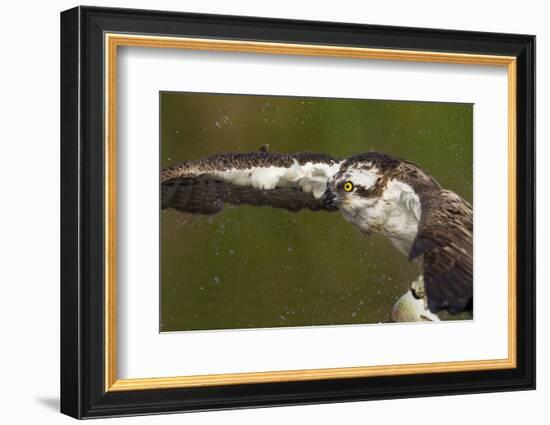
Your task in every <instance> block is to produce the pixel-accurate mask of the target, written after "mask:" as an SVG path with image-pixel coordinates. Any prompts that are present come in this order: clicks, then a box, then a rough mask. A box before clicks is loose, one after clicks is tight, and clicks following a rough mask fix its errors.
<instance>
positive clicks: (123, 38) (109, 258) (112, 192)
mask: <svg viewBox="0 0 550 425" xmlns="http://www.w3.org/2000/svg"><path fill="white" fill-rule="evenodd" d="M104 42H105V81H106V83H105V141H104V142H105V391H129V390H148V389H160V388H181V387H199V386H213V385H233V384H252V383H267V382H285V381H307V380H320V379H336V378H354V377H355V378H356V377H374V376H388V375H410V374H416V373H443V372H460V371H481V370H495V369H509V368H515V367H516V326H517V322H516V308H517V305H516V284H517V282H516V251H517V246H516V239H517V234H516V199H517V198H516V84H517V77H516V58H515V57H513V56H493V55H477V54H459V53H442V52H424V51H410V50H392V49H370V48H358V47H339V46H327V45H307V44H287V43H266V42H255V41H235V40H213V39H198V38H179V37H159V36H145V35H128V34H115V33H106V34H105V40H104ZM120 46H133V47H151V48H171V49H191V50H209V51H229V52H241V53H243V52H248V53H264V54H282V55H303V56H325V57H327V56H328V57H342V58H356V59H377V60H398V61H408V62H436V63H452V64H470V65H494V66H504V67H507V71H508V357H507V358H505V359H495V360H468V361H454V362H437V363H418V364H399V365H383V366H362V367H342V368H326V369H305V370H285V371H269V372H247V373H229V374H215V375H192V376H175V377H163V378H153V377H152V378H138V379H135V378H132V379H118V378H117V372H116V362H117V351H116V347H117V342H116V341H117V339H116V335H117V334H116V331H117V325H116V264H117V256H116V233H117V232H116V208H117V205H116V186H117V182H116V162H117V159H116V135H117V134H116V123H117V119H116V117H117V111H116V106H117V105H116V99H117V48H118V47H120Z"/></svg>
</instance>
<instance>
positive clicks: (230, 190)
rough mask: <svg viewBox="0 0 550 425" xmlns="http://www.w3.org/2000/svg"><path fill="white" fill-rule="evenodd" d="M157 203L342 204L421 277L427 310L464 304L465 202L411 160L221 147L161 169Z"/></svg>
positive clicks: (469, 225)
mask: <svg viewBox="0 0 550 425" xmlns="http://www.w3.org/2000/svg"><path fill="white" fill-rule="evenodd" d="M161 184H162V208H163V209H165V208H174V209H176V210H179V211H183V212H187V213H192V214H216V213H218V212H220V211H221V210H222V209H223V207H224V204H226V203H227V204H230V205H255V206H271V207H274V208H283V209H286V210H289V211H294V212H296V211H300V210H303V209H309V210H312V211H321V210H324V211H340V212H341V213H342V216H343V217H344V219H345V220H347V221H348V222H350V223H352V224H354V225H355V226H356V227H357V228H358V229H359V231H360V232H361V233H363V234H364V235H370V234H372V233H373V232H377V233H382V234H384V235H385V236H386V237H387V238H388V239H389V240H390V241H391V242H392V243H393V245H394V246H395V247H396V248H397V249H398V250H399V251H400V252H401V253H402V254H404V255H405V256H406V257H407V259H408V260H409V261H415V262H418V263H419V265H420V267H421V268H422V278H420V279H417V280H416V281H415V282H413V284H412V285H411V291H412V293H413V295H415V297H417V298H422V299H424V301H425V302H426V306H427V308H428V309H429V310H430V311H431V312H432V313H437V312H438V311H440V310H447V311H448V312H450V313H451V314H456V313H460V312H462V311H471V310H472V304H473V293H472V292H473V278H472V268H473V266H472V262H473V259H472V251H473V242H472V241H473V212H472V207H471V205H470V204H469V203H468V202H466V201H465V200H464V199H463V198H461V197H460V196H459V195H457V194H456V193H454V192H452V191H449V190H445V189H443V188H442V187H441V186H440V185H439V183H438V182H437V181H436V180H435V179H434V178H433V177H432V176H430V175H429V174H428V173H427V172H425V171H424V170H422V169H421V168H420V167H418V166H417V165H415V164H413V163H412V162H409V161H406V160H403V159H400V158H397V157H394V156H392V155H387V154H383V153H378V152H368V153H362V154H358V155H354V156H351V157H349V158H346V159H336V158H333V157H331V156H329V155H324V154H317V153H310V152H301V153H288V154H285V153H274V152H268V151H267V149H266V148H265V147H263V148H262V149H261V150H260V151H258V152H251V153H234V154H220V155H213V156H209V157H207V158H204V159H199V160H192V161H187V162H184V163H181V164H178V165H174V166H172V167H169V168H166V169H164V170H162V171H161Z"/></svg>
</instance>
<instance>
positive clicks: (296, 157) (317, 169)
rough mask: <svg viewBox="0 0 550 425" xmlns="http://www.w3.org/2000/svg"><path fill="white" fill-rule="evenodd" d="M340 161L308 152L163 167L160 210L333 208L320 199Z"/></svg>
mask: <svg viewBox="0 0 550 425" xmlns="http://www.w3.org/2000/svg"><path fill="white" fill-rule="evenodd" d="M339 166H340V162H339V161H338V160H336V159H334V158H332V157H330V156H328V155H323V154H314V153H310V152H302V153H294V154H280V153H273V152H264V151H259V152H252V153H241V154H222V155H214V156H210V157H207V158H204V159H200V160H194V161H187V162H184V163H181V164H178V165H175V166H173V167H170V168H167V169H164V170H162V172H161V184H162V208H163V209H165V208H174V209H176V210H179V211H182V212H188V213H193V214H216V213H218V212H220V211H221V210H222V209H223V207H224V204H230V205H255V206H270V207H274V208H283V209H286V210H289V211H300V210H302V209H309V210H313V211H318V210H329V211H334V210H336V208H327V207H326V206H325V205H324V204H323V202H322V200H321V198H322V195H323V193H324V191H325V189H326V185H327V180H328V178H329V177H330V176H331V175H333V174H334V173H336V172H337V171H338V169H339Z"/></svg>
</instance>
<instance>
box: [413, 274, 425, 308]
mask: <svg viewBox="0 0 550 425" xmlns="http://www.w3.org/2000/svg"><path fill="white" fill-rule="evenodd" d="M411 293H412V295H413V297H415V298H416V299H417V300H420V299H424V302H425V303H426V304H427V300H426V299H425V298H426V291H425V290H424V276H419V277H418V279H416V280H415V281H413V282H412V283H411Z"/></svg>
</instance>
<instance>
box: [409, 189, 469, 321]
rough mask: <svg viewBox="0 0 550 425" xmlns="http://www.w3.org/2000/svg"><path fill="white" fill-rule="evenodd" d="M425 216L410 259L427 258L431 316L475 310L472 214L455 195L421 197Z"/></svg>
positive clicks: (434, 193)
mask: <svg viewBox="0 0 550 425" xmlns="http://www.w3.org/2000/svg"><path fill="white" fill-rule="evenodd" d="M421 204H422V216H421V219H420V223H419V225H418V233H417V236H416V239H415V241H414V243H413V246H412V248H411V251H410V254H409V259H410V260H412V259H415V258H417V257H419V256H420V255H423V256H424V288H425V291H426V295H427V298H428V307H429V309H430V310H431V311H432V312H434V313H435V312H437V311H439V310H442V309H447V310H448V311H449V312H450V313H452V314H456V313H459V312H461V311H465V310H471V309H472V299H473V298H472V297H473V295H472V293H473V212H472V207H471V205H470V204H469V203H468V202H466V201H465V200H464V199H462V198H461V197H460V196H458V195H457V194H455V193H454V192H451V191H448V190H440V191H431V193H428V194H425V195H421Z"/></svg>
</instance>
